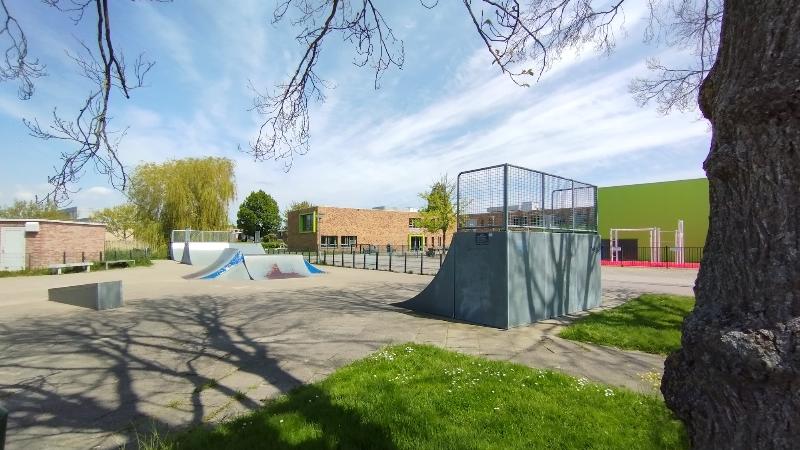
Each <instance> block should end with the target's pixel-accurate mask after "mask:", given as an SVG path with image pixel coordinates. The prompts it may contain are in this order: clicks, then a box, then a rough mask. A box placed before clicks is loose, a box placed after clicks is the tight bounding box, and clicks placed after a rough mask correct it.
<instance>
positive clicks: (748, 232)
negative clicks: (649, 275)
mask: <svg viewBox="0 0 800 450" xmlns="http://www.w3.org/2000/svg"><path fill="white" fill-rule="evenodd" d="M700 107H701V109H702V111H703V114H704V115H705V116H706V118H708V119H709V120H710V121H711V124H712V129H713V137H712V141H711V151H710V153H709V155H708V158H707V159H706V161H705V164H704V167H705V170H706V173H707V175H708V179H709V184H710V202H711V218H710V223H709V230H708V239H707V242H706V248H705V255H704V258H703V262H702V265H701V268H700V273H699V276H698V279H697V284H696V286H695V295H696V298H697V305H696V307H695V309H694V311H693V312H692V313H691V314H690V315H689V317H687V319H686V321H685V322H684V325H683V337H682V348H681V349H680V350H679V351H677V352H676V353H673V354H672V355H670V356H669V357H668V358H667V361H666V363H665V370H664V379H663V383H662V385H661V390H662V392H663V394H664V398H665V400H666V402H667V405H668V406H669V407H670V408H671V409H672V410H673V411H675V413H676V414H677V415H678V417H680V418H681V419H682V420H683V421H684V423H685V424H686V426H687V429H688V432H689V436H690V438H691V441H692V445H693V446H694V447H695V448H700V449H709V448H724V449H754V448H798V446H800V226H799V225H798V224H800V3H799V2H798V1H797V0H758V1H753V0H726V1H725V11H724V19H723V27H722V38H721V43H720V50H719V56H718V59H717V63H716V65H715V67H714V69H713V70H712V73H711V74H710V75H709V77H708V79H707V80H706V81H705V83H704V85H703V89H702V91H701V94H700Z"/></svg>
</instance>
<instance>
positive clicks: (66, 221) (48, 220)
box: [0, 217, 106, 227]
mask: <svg viewBox="0 0 800 450" xmlns="http://www.w3.org/2000/svg"><path fill="white" fill-rule="evenodd" d="M0 222H21V223H25V222H44V223H63V224H66V225H89V226H93V227H104V226H106V224H104V223H100V222H81V221H80V220H57V219H4V218H2V217H0Z"/></svg>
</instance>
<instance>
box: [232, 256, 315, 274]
mask: <svg viewBox="0 0 800 450" xmlns="http://www.w3.org/2000/svg"><path fill="white" fill-rule="evenodd" d="M244 264H245V266H247V270H248V272H250V277H251V278H252V279H254V280H276V279H281V278H301V277H310V276H313V275H314V274H315V273H318V272H314V271H313V270H317V271H319V269H316V268H315V267H314V266H311V267H309V264H307V263H306V260H305V258H303V256H302V255H246V256H245V257H244ZM319 272H321V271H319Z"/></svg>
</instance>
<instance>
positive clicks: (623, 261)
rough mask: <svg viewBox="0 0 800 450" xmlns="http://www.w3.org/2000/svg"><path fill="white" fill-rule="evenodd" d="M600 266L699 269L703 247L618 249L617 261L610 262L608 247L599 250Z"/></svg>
mask: <svg viewBox="0 0 800 450" xmlns="http://www.w3.org/2000/svg"><path fill="white" fill-rule="evenodd" d="M600 258H601V261H600V262H601V264H602V265H604V266H618V267H663V268H675V269H678V268H685V269H693V268H698V267H700V262H701V261H702V260H703V247H680V248H677V247H670V246H665V247H636V248H626V247H622V248H620V249H619V253H618V258H619V260H617V261H612V260H611V253H610V249H609V247H608V245H604V246H602V247H601V248H600Z"/></svg>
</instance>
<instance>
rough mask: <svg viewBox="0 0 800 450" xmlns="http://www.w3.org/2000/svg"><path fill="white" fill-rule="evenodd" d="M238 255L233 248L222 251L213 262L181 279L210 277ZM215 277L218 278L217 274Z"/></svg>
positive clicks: (237, 251)
mask: <svg viewBox="0 0 800 450" xmlns="http://www.w3.org/2000/svg"><path fill="white" fill-rule="evenodd" d="M238 254H240V252H239V250H237V249H235V248H226V249H223V250H222V252H220V253H219V255H218V256H217V258H216V259H215V260H214V261H212V262H211V263H209V264H207V265H206V266H205V267H203V268H202V269H200V270H198V271H197V272H192V273H190V274H188V275H184V276H183V278H185V279H187V280H193V279H197V278H206V277H208V276H209V275H212V274H214V273H215V272H218V271H219V270H220V269H222V268H224V267H226V266H227V265H228V264H229V263H230V262H231V260H233V259H235V257H236V255H238ZM217 276H219V274H218V275H217ZM213 278H216V277H213ZM247 278H248V279H249V278H250V277H249V276H248V277H247Z"/></svg>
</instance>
